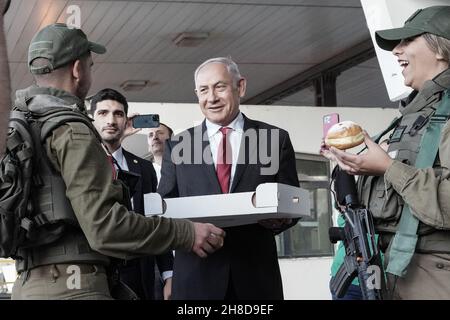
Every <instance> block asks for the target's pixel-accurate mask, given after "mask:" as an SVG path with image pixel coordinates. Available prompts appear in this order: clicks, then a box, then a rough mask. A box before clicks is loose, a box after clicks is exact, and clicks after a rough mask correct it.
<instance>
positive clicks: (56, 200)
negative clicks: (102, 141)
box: [15, 95, 109, 272]
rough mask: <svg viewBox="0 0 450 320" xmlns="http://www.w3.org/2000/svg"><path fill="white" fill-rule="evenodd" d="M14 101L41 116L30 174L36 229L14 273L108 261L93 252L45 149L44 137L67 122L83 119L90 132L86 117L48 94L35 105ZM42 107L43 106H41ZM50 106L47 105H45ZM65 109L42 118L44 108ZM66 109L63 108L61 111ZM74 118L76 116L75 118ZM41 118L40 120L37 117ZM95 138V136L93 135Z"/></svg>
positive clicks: (24, 248)
mask: <svg viewBox="0 0 450 320" xmlns="http://www.w3.org/2000/svg"><path fill="white" fill-rule="evenodd" d="M21 102H22V103H20V102H19V103H18V104H16V106H15V108H17V109H19V110H22V111H24V110H28V111H32V112H33V113H35V114H38V115H40V116H41V118H43V121H44V122H43V125H42V129H41V130H40V136H36V137H33V139H34V141H35V142H36V144H35V146H36V148H35V150H37V152H36V153H37V154H36V155H35V156H36V157H37V160H38V161H37V162H36V163H35V165H36V167H37V172H38V174H36V175H34V179H35V180H37V181H34V187H33V189H32V200H33V206H34V207H33V210H34V212H35V215H34V217H35V218H34V219H33V221H30V223H34V224H37V226H38V228H34V229H33V230H36V232H35V234H32V235H31V238H30V241H29V245H28V246H27V245H25V246H24V247H21V248H19V251H18V257H17V258H16V269H17V271H18V272H21V271H24V270H29V269H32V268H35V267H37V266H41V265H47V264H54V263H72V262H74V263H75V262H76V263H95V264H103V265H107V264H109V258H108V257H106V256H104V255H101V254H99V253H98V252H95V251H93V250H92V249H91V248H90V246H89V243H88V241H87V239H86V237H85V235H84V233H83V232H82V230H81V228H80V225H79V223H78V220H77V218H76V216H75V213H74V212H73V209H72V206H71V204H70V201H69V199H67V197H66V194H65V193H66V185H65V183H64V181H63V178H62V176H61V174H60V173H59V172H57V171H56V170H55V169H54V167H53V166H52V164H51V162H50V160H49V158H48V156H47V151H46V150H47V149H46V141H47V138H48V137H49V136H50V135H51V133H52V131H53V130H54V129H56V128H58V127H59V126H61V125H63V124H64V123H67V122H74V121H78V122H83V123H85V124H86V125H87V126H89V128H90V129H91V130H92V132H94V133H95V134H96V133H97V132H96V130H95V128H94V127H93V125H92V123H91V121H90V119H89V118H88V117H87V116H85V115H83V114H81V113H80V112H79V111H76V108H75V107H72V106H67V105H66V104H65V103H64V100H62V99H59V98H57V97H54V96H50V95H40V96H39V104H38V105H36V104H33V103H32V104H31V105H28V103H29V102H30V100H25V99H24V100H23V101H21ZM42 106H45V107H42ZM49 106H51V107H49ZM50 108H52V109H53V110H55V109H56V108H59V109H61V110H64V109H66V110H67V109H68V110H69V111H72V112H73V113H74V117H73V118H70V117H68V116H67V115H65V116H60V117H58V116H56V117H55V116H54V115H53V116H51V117H50V116H49V119H48V120H46V119H45V113H46V111H48V110H50ZM64 112H67V111H64ZM77 118H78V119H77ZM41 120H42V119H41ZM97 138H99V137H98V135H97Z"/></svg>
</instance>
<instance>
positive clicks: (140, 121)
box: [133, 114, 159, 128]
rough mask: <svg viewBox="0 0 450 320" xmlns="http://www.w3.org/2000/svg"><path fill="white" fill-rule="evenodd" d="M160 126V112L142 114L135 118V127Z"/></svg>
mask: <svg viewBox="0 0 450 320" xmlns="http://www.w3.org/2000/svg"><path fill="white" fill-rule="evenodd" d="M157 127H159V115H158V114H141V115H138V116H135V117H134V118H133V128H157Z"/></svg>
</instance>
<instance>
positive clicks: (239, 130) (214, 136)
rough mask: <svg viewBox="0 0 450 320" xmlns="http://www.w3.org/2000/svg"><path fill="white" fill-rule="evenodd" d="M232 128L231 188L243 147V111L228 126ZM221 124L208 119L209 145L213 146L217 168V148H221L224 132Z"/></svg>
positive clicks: (213, 155) (230, 137)
mask: <svg viewBox="0 0 450 320" xmlns="http://www.w3.org/2000/svg"><path fill="white" fill-rule="evenodd" d="M226 127H227V128H230V129H231V131H229V132H228V141H229V142H230V145H231V151H232V155H233V158H232V164H231V177H230V188H231V186H232V184H233V179H234V173H235V172H236V164H237V161H238V156H239V148H240V147H241V139H242V134H243V132H244V117H243V116H242V113H241V112H239V114H238V115H237V117H236V118H235V119H234V120H233V121H232V122H231V123H230V124H229V125H227V126H226ZM220 128H222V126H221V125H218V124H215V123H212V122H211V121H209V120H208V119H206V129H207V131H208V139H209V145H210V148H211V154H212V158H213V161H214V166H215V167H216V169H217V150H218V148H219V145H220V142H221V140H222V133H221V132H220Z"/></svg>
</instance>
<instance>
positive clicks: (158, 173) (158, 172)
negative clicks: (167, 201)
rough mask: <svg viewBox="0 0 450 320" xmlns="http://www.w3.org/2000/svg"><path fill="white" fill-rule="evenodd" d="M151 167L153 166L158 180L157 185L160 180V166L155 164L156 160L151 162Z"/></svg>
mask: <svg viewBox="0 0 450 320" xmlns="http://www.w3.org/2000/svg"><path fill="white" fill-rule="evenodd" d="M153 168H155V172H156V179H157V180H158V185H159V180H161V166H160V165H159V164H157V163H156V162H153Z"/></svg>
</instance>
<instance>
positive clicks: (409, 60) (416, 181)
mask: <svg viewBox="0 0 450 320" xmlns="http://www.w3.org/2000/svg"><path fill="white" fill-rule="evenodd" d="M449 21H450V6H433V7H428V8H425V9H421V10H418V11H416V12H415V13H414V14H413V15H412V16H411V17H410V18H409V19H408V20H407V21H406V22H405V24H404V26H403V27H402V28H396V29H389V30H382V31H378V32H376V41H377V43H378V45H379V46H380V47H381V48H382V49H385V50H391V51H392V53H393V54H394V55H395V56H396V57H397V59H398V62H399V64H400V66H401V67H402V68H403V71H402V73H403V76H404V78H405V85H407V86H409V87H411V88H413V89H414V91H413V92H412V94H411V95H410V96H409V97H408V99H407V101H406V103H402V105H401V106H400V112H401V114H402V117H401V118H400V119H399V120H397V121H395V122H394V123H393V126H392V127H393V128H392V129H393V130H391V131H390V132H391V135H390V138H389V148H388V150H387V152H385V151H384V150H383V149H382V148H380V146H379V145H378V144H376V143H374V141H372V140H371V139H370V138H369V136H368V135H367V133H365V143H366V145H367V148H368V149H367V150H366V152H364V153H361V154H359V155H353V154H350V153H346V152H345V151H341V150H337V149H335V148H333V147H331V148H330V149H327V148H326V147H325V148H323V149H322V154H324V155H325V156H326V157H327V158H329V159H332V160H336V161H337V162H338V164H339V166H340V167H341V168H342V169H344V170H346V171H347V172H348V173H350V174H353V175H361V177H360V178H359V179H358V190H359V197H360V200H361V201H362V202H363V203H364V204H365V205H366V206H367V207H368V208H369V209H370V211H371V212H372V214H373V216H374V219H375V226H376V230H377V233H379V234H380V247H381V249H382V250H383V251H385V252H386V259H385V264H386V266H387V267H386V272H387V276H388V289H389V291H390V293H391V294H392V298H394V299H450V231H449V229H450V124H449V123H448V121H447V120H448V118H449V113H450V96H449V94H450V91H449V88H450V70H449V61H450V23H449ZM322 147H324V146H323V145H322Z"/></svg>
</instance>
